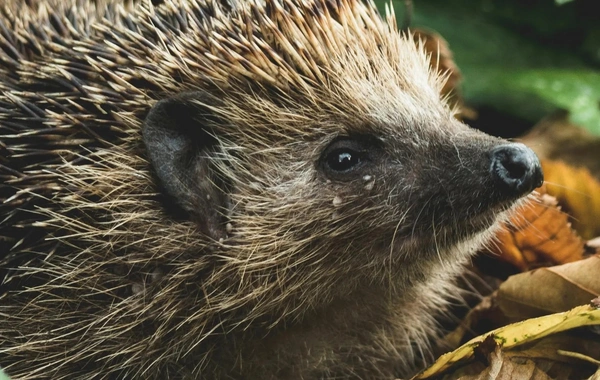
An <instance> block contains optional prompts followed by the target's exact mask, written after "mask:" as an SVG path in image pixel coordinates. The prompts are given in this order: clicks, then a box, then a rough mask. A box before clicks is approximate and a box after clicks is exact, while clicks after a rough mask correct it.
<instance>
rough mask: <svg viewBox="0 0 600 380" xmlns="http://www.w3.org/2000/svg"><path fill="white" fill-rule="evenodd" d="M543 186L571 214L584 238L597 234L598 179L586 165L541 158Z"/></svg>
mask: <svg viewBox="0 0 600 380" xmlns="http://www.w3.org/2000/svg"><path fill="white" fill-rule="evenodd" d="M542 168H543V170H544V180H545V184H544V187H545V190H546V192H547V193H548V194H550V195H553V196H555V197H556V199H557V200H558V203H559V204H560V205H561V207H562V209H563V211H565V212H566V213H568V214H570V215H571V216H572V217H573V218H572V221H573V228H575V229H576V230H577V231H578V232H579V234H581V236H582V237H583V238H585V239H591V238H593V237H596V236H598V235H600V217H598V216H599V215H600V182H598V180H596V179H595V178H594V177H593V176H592V175H591V174H590V171H589V170H588V169H586V168H576V167H573V166H569V165H567V164H565V163H563V162H561V161H546V160H543V161H542Z"/></svg>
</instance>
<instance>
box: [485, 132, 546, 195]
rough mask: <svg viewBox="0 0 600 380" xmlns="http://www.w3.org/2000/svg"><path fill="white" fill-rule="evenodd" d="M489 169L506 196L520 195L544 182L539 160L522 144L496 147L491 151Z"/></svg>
mask: <svg viewBox="0 0 600 380" xmlns="http://www.w3.org/2000/svg"><path fill="white" fill-rule="evenodd" d="M490 171H491V173H492V176H493V177H494V179H495V180H496V181H497V183H498V186H499V187H500V189H501V190H502V191H503V192H504V193H505V194H506V195H507V196H515V197H518V196H521V195H524V194H527V193H529V192H531V191H532V190H533V189H535V188H536V187H539V186H541V185H542V183H543V182H544V174H543V173H542V167H541V166H540V160H539V159H538V158H537V156H536V155H535V153H533V151H532V150H531V149H529V148H527V147H526V146H525V145H523V144H519V143H514V144H506V145H501V146H499V147H496V148H494V149H493V150H492V152H491V165H490Z"/></svg>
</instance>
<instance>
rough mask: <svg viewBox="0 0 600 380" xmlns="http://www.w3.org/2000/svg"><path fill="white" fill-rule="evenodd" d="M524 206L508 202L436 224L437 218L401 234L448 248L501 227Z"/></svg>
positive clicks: (407, 229)
mask: <svg viewBox="0 0 600 380" xmlns="http://www.w3.org/2000/svg"><path fill="white" fill-rule="evenodd" d="M522 204H523V201H522V200H517V201H513V202H507V203H503V204H499V205H496V206H493V207H488V208H486V209H484V210H476V211H474V212H472V213H470V214H467V215H461V216H457V215H456V216H452V217H449V218H447V219H446V220H444V221H443V222H439V223H435V222H434V221H435V218H432V219H433V221H432V222H431V223H430V224H429V225H424V226H423V227H421V228H414V227H412V228H406V229H405V230H404V231H402V232H401V234H402V235H405V238H406V239H408V240H412V241H421V242H426V244H434V245H436V246H438V247H440V248H448V247H452V246H455V245H456V244H459V243H461V242H464V241H467V240H470V239H472V238H474V237H475V236H477V235H480V234H482V233H485V232H486V231H488V230H491V229H493V228H494V227H495V226H498V225H500V224H501V223H502V222H504V221H506V220H508V218H509V217H510V215H511V214H512V213H513V212H514V210H515V209H516V208H518V207H519V206H521V205H522Z"/></svg>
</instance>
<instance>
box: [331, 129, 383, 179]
mask: <svg viewBox="0 0 600 380" xmlns="http://www.w3.org/2000/svg"><path fill="white" fill-rule="evenodd" d="M374 149H375V145H374V144H373V143H372V142H370V140H369V139H368V138H366V137H363V136H360V137H345V138H340V139H337V140H335V141H333V142H332V143H331V144H330V145H329V146H328V147H327V148H325V150H324V151H323V154H322V155H321V160H320V162H321V163H320V166H321V169H322V170H323V172H324V173H325V175H326V176H327V177H329V178H330V179H333V180H337V181H352V180H354V179H355V178H357V177H356V176H357V175H358V172H357V171H358V170H359V169H360V170H362V169H363V167H364V166H365V165H366V164H367V163H369V162H371V161H372V159H373V157H374V154H375V153H374Z"/></svg>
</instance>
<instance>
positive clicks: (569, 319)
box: [412, 305, 600, 380]
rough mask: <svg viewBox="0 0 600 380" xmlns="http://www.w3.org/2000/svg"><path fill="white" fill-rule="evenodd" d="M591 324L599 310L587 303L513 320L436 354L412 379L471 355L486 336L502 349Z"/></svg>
mask: <svg viewBox="0 0 600 380" xmlns="http://www.w3.org/2000/svg"><path fill="white" fill-rule="evenodd" d="M591 325H600V310H599V309H597V308H596V307H593V306H590V305H583V306H578V307H576V308H574V309H571V310H569V311H567V312H563V313H556V314H550V315H545V316H543V317H538V318H531V319H528V320H525V321H521V322H517V323H513V324H510V325H507V326H504V327H501V328H499V329H496V330H493V331H491V332H489V333H487V334H484V335H480V336H478V337H476V338H474V339H471V340H470V341H468V342H467V343H465V344H464V345H462V346H460V347H459V348H457V349H456V350H454V351H452V352H449V353H447V354H444V355H442V356H440V357H439V358H438V360H436V362H435V363H433V364H432V365H431V366H430V367H429V368H427V369H425V370H424V371H422V372H421V373H419V374H418V375H416V376H414V377H413V378H412V379H413V380H418V379H428V378H431V377H433V376H437V375H440V374H441V373H442V372H444V371H446V370H447V369H449V368H450V367H452V366H453V365H455V364H456V363H462V362H465V361H467V360H469V359H471V358H472V357H473V356H474V355H475V351H476V350H477V349H478V347H480V346H481V345H482V344H484V342H485V341H486V339H489V337H491V338H492V339H493V340H494V341H495V342H496V343H497V344H498V345H499V346H500V347H502V348H503V349H504V350H506V349H509V348H511V347H516V346H519V345H522V344H525V343H529V342H533V341H535V340H538V339H540V338H543V337H545V336H548V335H551V334H555V333H558V332H561V331H565V330H570V329H573V328H576V327H582V326H591Z"/></svg>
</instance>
